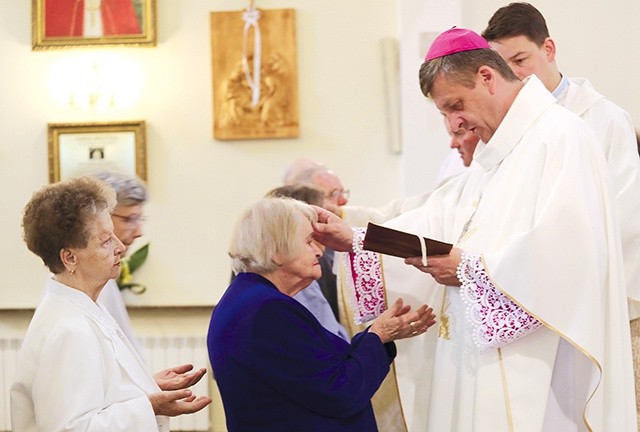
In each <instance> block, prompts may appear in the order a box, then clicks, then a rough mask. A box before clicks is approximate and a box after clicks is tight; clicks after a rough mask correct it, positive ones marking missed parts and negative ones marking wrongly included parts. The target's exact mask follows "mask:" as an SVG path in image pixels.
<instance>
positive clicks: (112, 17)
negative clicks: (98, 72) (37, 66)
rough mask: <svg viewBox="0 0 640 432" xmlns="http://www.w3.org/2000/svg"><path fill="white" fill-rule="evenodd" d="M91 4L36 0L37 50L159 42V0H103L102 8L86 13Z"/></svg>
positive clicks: (34, 33)
mask: <svg viewBox="0 0 640 432" xmlns="http://www.w3.org/2000/svg"><path fill="white" fill-rule="evenodd" d="M90 4H91V0H84V1H83V2H81V1H78V0H32V6H31V29H32V30H31V42H32V47H33V49H34V50H43V49H50V48H77V47H95V46H117V45H133V46H155V45H156V37H157V36H156V0H101V1H100V2H99V4H100V7H99V8H95V9H94V10H93V11H89V10H86V12H85V7H87V6H88V5H90ZM85 5H87V6H85ZM85 23H93V25H92V26H91V27H89V26H88V25H85Z"/></svg>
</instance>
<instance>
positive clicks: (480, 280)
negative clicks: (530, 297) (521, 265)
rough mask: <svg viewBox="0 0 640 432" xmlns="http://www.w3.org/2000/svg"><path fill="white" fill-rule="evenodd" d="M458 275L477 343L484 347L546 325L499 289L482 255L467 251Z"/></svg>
mask: <svg viewBox="0 0 640 432" xmlns="http://www.w3.org/2000/svg"><path fill="white" fill-rule="evenodd" d="M457 276H458V280H459V281H460V283H461V285H462V286H461V287H460V296H461V297H462V300H463V301H464V303H465V305H466V316H467V319H468V320H469V323H470V324H471V327H472V333H473V342H474V343H475V345H476V346H477V347H478V348H480V349H481V350H484V349H487V348H500V347H503V346H505V345H508V344H509V343H511V342H515V341H516V340H518V339H520V338H522V337H523V336H525V335H527V334H529V333H531V332H533V331H534V330H536V329H537V328H538V327H540V326H541V325H542V324H541V323H540V321H538V320H537V319H535V318H534V317H532V316H531V315H529V314H528V313H527V312H525V311H524V310H522V309H521V308H520V306H518V305H517V304H516V303H514V302H513V301H511V299H509V298H508V297H507V296H505V295H504V294H502V293H501V292H500V291H499V290H498V289H496V287H495V286H494V285H493V283H492V282H491V280H490V279H489V276H487V272H486V269H485V268H484V265H483V264H482V259H481V257H480V256H479V255H472V254H470V253H467V252H463V253H462V260H461V261H460V264H459V265H458V269H457Z"/></svg>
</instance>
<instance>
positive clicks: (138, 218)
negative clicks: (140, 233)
mask: <svg viewBox="0 0 640 432" xmlns="http://www.w3.org/2000/svg"><path fill="white" fill-rule="evenodd" d="M111 216H115V217H117V218H120V219H122V220H123V221H124V222H125V223H126V224H127V225H130V226H133V225H137V224H140V223H142V222H144V221H146V220H147V217H146V216H144V215H131V216H123V215H119V214H115V213H111Z"/></svg>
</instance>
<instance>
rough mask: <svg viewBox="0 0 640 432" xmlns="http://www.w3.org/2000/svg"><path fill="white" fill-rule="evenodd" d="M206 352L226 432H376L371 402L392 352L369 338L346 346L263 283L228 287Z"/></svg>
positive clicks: (250, 280)
mask: <svg viewBox="0 0 640 432" xmlns="http://www.w3.org/2000/svg"><path fill="white" fill-rule="evenodd" d="M207 345H208V348H209V359H210V361H211V366H212V369H213V373H214V377H215V379H216V381H217V384H218V387H219V389H220V394H221V396H222V402H223V405H224V410H225V415H226V419H227V428H228V430H229V432H253V431H261V432H270V431H283V432H285V431H286V432H292V431H304V432H314V431H317V432H328V431H331V432H339V431H350V432H360V431H362V432H372V431H374V432H375V431H377V430H378V429H377V427H376V423H375V418H374V416H373V409H372V407H371V397H372V396H373V394H374V393H375V392H376V390H377V389H378V387H379V386H380V383H382V380H383V379H384V377H385V376H386V375H387V373H388V372H389V365H390V364H391V362H392V361H393V358H394V357H395V354H396V350H395V345H394V344H393V343H392V342H391V343H388V344H384V345H383V344H382V342H381V341H380V338H379V337H378V336H377V335H375V334H373V333H368V332H367V331H364V332H362V333H359V334H357V335H355V336H354V337H353V339H352V341H351V344H349V343H347V342H345V341H344V340H342V339H341V338H339V337H337V336H335V335H334V334H332V333H331V332H329V331H327V330H325V329H324V328H323V327H322V326H321V325H320V323H319V322H318V321H317V320H316V319H315V317H314V316H313V315H312V314H311V313H310V312H309V311H308V310H307V309H306V308H305V307H304V306H302V305H301V304H300V303H298V302H297V301H296V300H294V299H293V298H291V297H289V296H287V295H285V294H282V293H281V292H279V291H278V290H277V288H276V287H275V286H274V285H273V284H272V283H271V282H269V281H268V280H267V279H265V278H263V277H262V276H259V275H257V274H254V273H241V274H239V275H238V277H237V278H236V279H235V280H234V281H233V283H232V284H231V285H230V286H229V288H228V289H227V291H226V292H225V294H224V296H223V297H222V299H220V302H219V303H218V305H217V306H216V307H215V309H214V312H213V315H212V316H211V323H210V325H209V334H208V337H207Z"/></svg>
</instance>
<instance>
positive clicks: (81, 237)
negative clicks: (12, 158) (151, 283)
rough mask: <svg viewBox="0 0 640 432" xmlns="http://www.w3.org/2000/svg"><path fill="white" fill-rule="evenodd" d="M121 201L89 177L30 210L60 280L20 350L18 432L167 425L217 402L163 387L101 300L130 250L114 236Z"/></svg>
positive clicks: (30, 237) (28, 228)
mask: <svg viewBox="0 0 640 432" xmlns="http://www.w3.org/2000/svg"><path fill="white" fill-rule="evenodd" d="M115 205H116V198H115V192H114V191H113V190H112V189H111V188H109V187H108V186H107V185H105V184H104V183H102V182H100V181H99V180H97V179H94V178H90V177H82V178H78V179H73V180H70V181H67V182H61V183H56V184H51V185H48V186H46V187H44V188H43V189H42V190H40V191H39V192H37V193H36V194H35V195H34V196H33V197H32V199H31V201H29V203H28V204H27V206H26V207H25V210H24V216H23V220H22V223H23V228H24V240H25V242H26V244H27V247H28V248H29V250H31V251H32V252H33V253H35V254H36V255H37V256H39V257H40V258H41V259H42V261H43V262H44V264H45V265H46V266H47V267H48V268H49V269H50V270H51V272H52V273H53V276H52V277H51V278H50V279H49V280H48V281H47V285H46V290H45V295H44V297H43V299H42V302H41V303H40V305H39V306H38V308H37V309H36V312H35V314H34V316H33V319H32V320H31V323H30V325H29V328H28V330H27V334H26V336H25V339H24V342H23V345H22V347H21V349H20V352H19V354H18V367H17V377H16V380H15V382H14V383H13V385H12V386H11V420H12V427H13V431H14V432H22V431H46V432H56V431H105V432H106V431H109V432H117V431H123V432H124V431H127V432H130V431H144V432H146V431H168V430H169V419H168V417H167V416H176V415H180V414H184V413H191V412H195V411H198V410H200V409H202V408H204V407H205V406H207V405H208V404H209V403H211V399H209V398H208V397H196V396H195V395H193V394H192V392H191V391H190V390H189V389H187V388H180V389H177V390H171V391H162V390H160V388H159V387H158V385H157V384H156V382H155V380H154V377H153V376H152V375H151V374H150V373H149V371H148V370H147V368H146V366H145V365H144V362H143V361H142V359H141V358H140V356H139V355H138V354H137V352H136V351H135V349H134V348H133V347H132V346H131V343H130V342H129V341H128V339H127V338H126V337H125V336H124V334H123V333H122V330H121V329H120V327H119V326H118V325H117V324H116V322H115V321H114V319H113V318H112V317H111V315H109V313H108V312H107V311H106V310H105V309H104V307H103V306H102V305H101V304H100V303H99V302H96V300H97V298H98V295H99V294H100V291H101V290H102V288H103V287H104V286H105V284H106V283H107V281H108V280H109V279H112V278H115V277H117V276H118V273H119V271H120V258H121V256H122V253H123V251H124V246H123V244H122V242H120V240H118V238H117V237H116V236H115V235H114V233H113V223H112V221H111V216H110V212H111V211H112V210H113V208H114V207H115ZM200 377H201V376H200ZM198 379H199V378H198ZM192 384H194V383H193V382H191V381H190V382H188V383H187V385H192Z"/></svg>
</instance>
